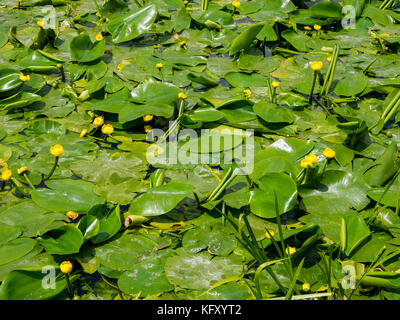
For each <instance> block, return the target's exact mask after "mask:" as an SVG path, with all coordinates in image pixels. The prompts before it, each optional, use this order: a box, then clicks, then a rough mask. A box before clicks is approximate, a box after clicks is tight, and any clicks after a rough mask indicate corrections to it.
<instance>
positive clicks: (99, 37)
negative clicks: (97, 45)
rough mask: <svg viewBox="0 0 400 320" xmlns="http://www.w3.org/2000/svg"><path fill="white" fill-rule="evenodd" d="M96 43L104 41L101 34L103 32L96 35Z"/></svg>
mask: <svg viewBox="0 0 400 320" xmlns="http://www.w3.org/2000/svg"><path fill="white" fill-rule="evenodd" d="M95 38H96V41H101V40H103V35H102V34H101V32H99V33H98V34H96V37H95Z"/></svg>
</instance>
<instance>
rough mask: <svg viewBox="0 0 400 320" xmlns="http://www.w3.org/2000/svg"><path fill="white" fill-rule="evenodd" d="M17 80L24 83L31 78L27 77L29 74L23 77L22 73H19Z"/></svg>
mask: <svg viewBox="0 0 400 320" xmlns="http://www.w3.org/2000/svg"><path fill="white" fill-rule="evenodd" d="M19 80H21V81H24V82H26V81H29V80H31V77H30V76H29V74H27V75H24V74H23V73H21V74H20V75H19Z"/></svg>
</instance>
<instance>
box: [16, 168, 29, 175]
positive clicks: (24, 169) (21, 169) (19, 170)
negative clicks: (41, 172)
mask: <svg viewBox="0 0 400 320" xmlns="http://www.w3.org/2000/svg"><path fill="white" fill-rule="evenodd" d="M28 170H29V169H28V167H26V166H23V167H21V168H19V169H18V170H17V172H18V174H22V173H24V172H27V171H28Z"/></svg>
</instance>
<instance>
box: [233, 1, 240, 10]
mask: <svg viewBox="0 0 400 320" xmlns="http://www.w3.org/2000/svg"><path fill="white" fill-rule="evenodd" d="M232 5H233V6H234V7H235V8H236V9H237V8H240V1H237V0H233V1H232Z"/></svg>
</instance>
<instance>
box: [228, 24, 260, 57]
mask: <svg viewBox="0 0 400 320" xmlns="http://www.w3.org/2000/svg"><path fill="white" fill-rule="evenodd" d="M263 27H264V24H263V23H259V24H255V25H253V26H250V27H247V28H246V29H245V30H244V31H242V32H241V33H240V34H239V35H238V36H237V37H236V38H235V39H234V40H233V41H232V44H231V46H230V48H229V55H234V54H235V53H237V52H239V51H240V50H242V49H246V48H247V47H248V46H249V45H250V44H251V43H252V42H253V40H254V39H255V38H256V36H257V34H258V33H259V32H260V31H261V29H262V28H263Z"/></svg>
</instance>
